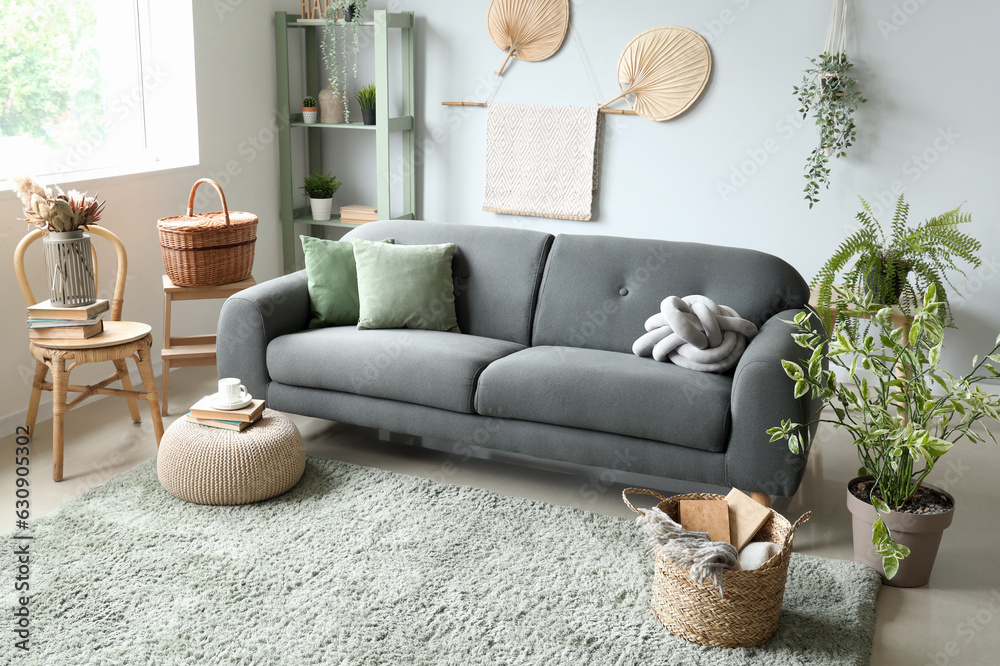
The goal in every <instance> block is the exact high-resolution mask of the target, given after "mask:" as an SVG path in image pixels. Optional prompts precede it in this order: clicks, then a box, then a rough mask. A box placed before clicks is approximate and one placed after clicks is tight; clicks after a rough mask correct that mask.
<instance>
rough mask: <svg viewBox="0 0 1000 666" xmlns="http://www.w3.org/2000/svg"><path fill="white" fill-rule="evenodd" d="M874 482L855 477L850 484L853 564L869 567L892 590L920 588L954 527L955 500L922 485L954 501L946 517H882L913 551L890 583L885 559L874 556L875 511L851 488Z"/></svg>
mask: <svg viewBox="0 0 1000 666" xmlns="http://www.w3.org/2000/svg"><path fill="white" fill-rule="evenodd" d="M865 480H868V481H871V480H872V477H870V476H869V477H862V476H859V477H856V478H854V479H852V480H851V482H850V483H848V484H847V486H848V490H847V508H848V509H850V511H851V517H852V520H853V524H854V561H855V562H861V563H862V564H867V565H868V566H870V567H871V568H872V569H875V570H876V571H878V572H879V573H880V574H881V575H882V582H883V583H884V584H885V585H891V586H892V587H920V586H921V585H926V584H927V581H928V580H930V577H931V570H932V569H933V568H934V560H935V559H936V558H937V552H938V546H940V545H941V535H942V534H944V531H945V530H946V529H947V528H948V526H949V525H951V521H952V518H954V516H955V506H954V505H955V498H954V497H952V496H951V495H950V494H948V493H946V492H945V491H943V490H941V489H940V488H938V487H937V486H933V485H931V484H929V483H924V484H923V485H924V486H926V487H928V488H933V489H934V490H936V491H938V492H940V493H942V494H944V495H947V496H948V498H949V499H951V503H952V508H951V509H950V510H949V511H945V512H944V513H935V514H930V515H923V516H922V515H917V514H913V513H899V512H897V511H891V512H889V515H887V516H882V520H883V522H885V526H886V527H888V528H889V533H890V534H891V535H892V538H893V540H894V541H895V542H896V543H898V544H902V545H904V546H906V547H907V548H909V549H910V555H909V557H906V558H903V559H902V560H900V562H899V570H898V571H897V572H896V575H895V576H893V577H892V580H889V579H887V578H886V577H885V571H884V570H883V569H882V558H881V557H880V556H879V555H878V553H876V552H875V546H874V545H873V544H872V526H873V525H874V524H875V518H876V517H877V514H876V513H875V507H873V506H872V505H871V504H869V503H868V502H863V501H861V500H859V499H858V498H857V497H855V496H854V495H853V494H852V493H851V491H850V487H851V486H853V485H854V484H855V483H856V482H857V481H865Z"/></svg>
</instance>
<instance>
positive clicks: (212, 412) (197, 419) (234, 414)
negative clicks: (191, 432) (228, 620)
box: [187, 395, 264, 430]
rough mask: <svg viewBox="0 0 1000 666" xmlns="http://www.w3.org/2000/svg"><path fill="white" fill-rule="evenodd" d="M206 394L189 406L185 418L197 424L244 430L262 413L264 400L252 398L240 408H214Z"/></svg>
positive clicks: (258, 418) (255, 421)
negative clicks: (189, 408) (189, 409)
mask: <svg viewBox="0 0 1000 666" xmlns="http://www.w3.org/2000/svg"><path fill="white" fill-rule="evenodd" d="M213 397H214V396H210V395H206V396H205V397H204V398H202V399H201V400H199V401H198V402H196V403H194V404H193V405H192V406H191V411H190V412H188V415H187V420H188V421H190V422H191V423H197V424H198V425H203V426H210V427H212V428H224V429H226V430H246V429H247V428H249V427H250V426H252V425H253V424H254V423H257V421H260V417H261V414H263V413H264V401H263V400H254V401H252V402H251V403H250V404H249V405H247V406H246V407H243V408H241V409H216V408H215V407H212V404H211V403H212V398H213Z"/></svg>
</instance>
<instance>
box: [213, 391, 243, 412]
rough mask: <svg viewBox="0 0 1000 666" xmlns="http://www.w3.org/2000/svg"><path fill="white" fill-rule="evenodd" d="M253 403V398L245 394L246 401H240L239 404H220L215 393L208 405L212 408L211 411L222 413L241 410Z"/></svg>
mask: <svg viewBox="0 0 1000 666" xmlns="http://www.w3.org/2000/svg"><path fill="white" fill-rule="evenodd" d="M251 402H253V396H252V395H250V394H249V393H247V397H246V400H240V401H239V402H221V401H220V400H219V394H218V393H216V394H215V395H213V396H212V399H211V400H210V401H209V403H208V404H210V405H211V406H212V409H221V410H222V411H226V412H228V411H232V410H234V409H243V408H244V407H246V406H247V405H249V404H250V403H251Z"/></svg>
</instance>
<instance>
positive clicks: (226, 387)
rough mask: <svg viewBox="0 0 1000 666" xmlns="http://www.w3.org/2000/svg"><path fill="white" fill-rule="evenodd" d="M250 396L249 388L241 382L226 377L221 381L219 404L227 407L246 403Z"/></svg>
mask: <svg viewBox="0 0 1000 666" xmlns="http://www.w3.org/2000/svg"><path fill="white" fill-rule="evenodd" d="M249 397H250V394H249V393H247V387H246V386H243V384H240V380H239V379H237V378H235V377H226V378H225V379H220V380H219V396H218V400H219V402H221V403H223V404H226V405H236V404H239V403H241V402H245V401H246V399H247V398H249Z"/></svg>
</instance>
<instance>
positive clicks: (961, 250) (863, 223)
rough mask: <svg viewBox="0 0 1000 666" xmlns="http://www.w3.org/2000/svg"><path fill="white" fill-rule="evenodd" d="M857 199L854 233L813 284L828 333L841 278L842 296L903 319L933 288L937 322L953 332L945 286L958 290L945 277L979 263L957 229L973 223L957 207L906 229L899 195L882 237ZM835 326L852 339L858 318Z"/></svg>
mask: <svg viewBox="0 0 1000 666" xmlns="http://www.w3.org/2000/svg"><path fill="white" fill-rule="evenodd" d="M858 198H859V199H860V200H861V206H862V210H861V211H860V212H858V214H857V220H858V223H859V227H858V229H857V230H856V231H854V232H853V233H852V234H851V235H849V236H848V237H847V238H846V239H844V241H843V242H842V243H841V244H840V246H839V247H838V248H837V251H836V252H834V254H833V256H832V257H830V259H829V260H827V262H826V263H825V264H823V267H822V268H820V270H819V273H817V274H816V277H815V278H814V279H813V283H812V288H813V290H814V291H815V293H816V305H817V309H818V310H819V312H820V313H821V314H822V316H823V323H824V325H825V326H826V328H827V330H830V329H831V328H832V321H831V320H832V317H831V315H830V308H831V305H832V303H831V301H832V299H833V290H834V281H835V280H836V279H837V276H838V275H841V274H842V275H843V276H842V278H841V285H842V286H843V288H844V290H845V291H847V292H850V293H853V294H855V295H856V296H857V297H858V298H860V297H862V296H863V295H864V294H865V293H866V292H871V294H872V301H873V302H874V303H876V304H880V305H899V307H900V309H901V310H902V311H903V312H904V314H907V315H908V314H910V313H911V311H912V309H913V307H914V306H915V305H916V304H917V303H918V302H919V301H918V298H919V295H920V294H922V293H923V292H924V290H926V288H927V287H928V286H930V285H934V287H935V290H936V293H937V298H938V299H940V301H941V307H940V308H938V309H937V312H938V314H939V315H940V316H941V321H942V323H943V324H944V325H945V326H953V325H954V319H953V317H952V312H951V306H950V305H949V303H948V292H947V290H946V285H947V286H950V287H951V288H952V289H955V292H956V293H958V289H957V288H956V287H955V286H954V285H953V284H952V283H951V281H950V280H949V278H948V271H949V270H955V271H958V272H959V273H960V274H961V275H963V276H964V275H965V272H964V271H963V270H962V269H961V268H960V267H959V266H958V264H957V263H956V262H958V261H964V262H967V263H968V264H970V265H971V266H972V267H974V268H978V267H979V266H980V265H981V263H982V261H981V260H980V258H979V256H978V253H979V250H980V249H981V247H982V246H981V244H980V243H979V241H977V240H976V239H975V238H973V237H972V236H969V235H968V234H965V233H962V232H961V231H960V230H959V228H958V227H959V225H961V224H966V223H968V222H970V221H971V219H972V217H971V216H970V215H969V214H968V213H963V212H962V207H961V206H959V207H958V208H954V209H952V210H949V211H947V212H945V213H942V214H940V215H938V216H936V217H932V218H930V219H928V220H926V221H924V222H922V223H920V224H918V225H916V226H910V225H909V224H908V223H907V217H908V216H909V212H910V206H909V204H907V203H906V201H905V200H904V199H903V195H900V196H899V199H897V200H896V209H895V212H894V214H893V216H892V223H891V225H890V232H889V234H886V231H885V230H884V229H883V225H882V224H881V223H880V222H879V221H878V220H877V219H875V215H874V213H872V209H871V206H869V205H868V202H867V201H865V200H864V199H862V198H861V197H858ZM852 261H853V262H854V263H853V264H852V263H851V262H852ZM837 322H838V324H840V323H841V322H842V327H843V329H844V330H845V332H846V333H847V336H848V338H849V339H852V340H854V339H856V334H857V325H858V318H856V317H840V318H838V319H837Z"/></svg>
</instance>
